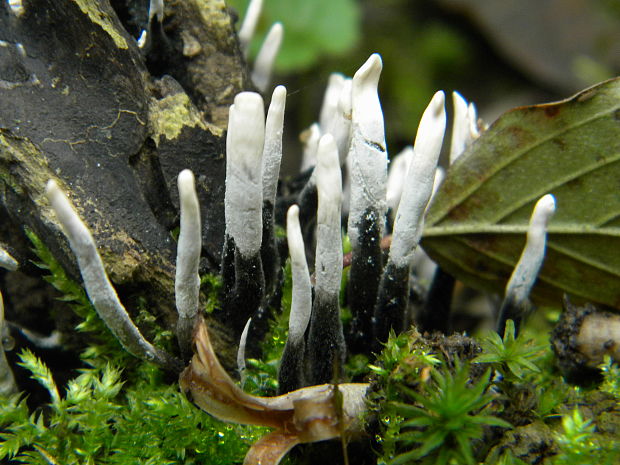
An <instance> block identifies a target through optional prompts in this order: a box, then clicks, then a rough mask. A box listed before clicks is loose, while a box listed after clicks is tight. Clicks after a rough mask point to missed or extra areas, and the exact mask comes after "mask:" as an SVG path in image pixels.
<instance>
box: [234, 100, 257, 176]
mask: <svg viewBox="0 0 620 465" xmlns="http://www.w3.org/2000/svg"><path fill="white" fill-rule="evenodd" d="M234 102H235V103H234V104H233V105H232V106H231V108H230V112H229V116H228V134H227V141H226V142H227V144H226V152H227V155H228V157H229V161H230V162H231V163H233V164H235V163H242V164H243V163H251V161H250V160H254V163H256V160H257V159H258V160H260V157H261V156H262V152H263V144H264V140H265V110H264V106H263V98H262V97H261V96H260V94H257V93H256V92H241V93H239V94H237V95H236V96H235V100H234ZM248 169H249V170H250V171H248V172H247V176H249V177H252V178H257V174H258V173H256V171H255V170H256V166H248ZM258 179H260V177H258Z"/></svg>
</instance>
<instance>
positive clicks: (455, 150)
mask: <svg viewBox="0 0 620 465" xmlns="http://www.w3.org/2000/svg"><path fill="white" fill-rule="evenodd" d="M452 107H453V109H454V123H453V125H452V141H451V143H450V164H452V163H454V162H455V161H456V159H457V158H458V157H459V156H460V155H461V154H462V153H463V152H464V151H465V148H466V147H467V144H468V143H469V132H470V124H469V107H468V105H467V101H466V100H465V99H464V98H463V96H462V95H461V94H459V93H458V92H456V91H455V92H452Z"/></svg>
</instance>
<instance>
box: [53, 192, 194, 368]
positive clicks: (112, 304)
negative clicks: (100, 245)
mask: <svg viewBox="0 0 620 465" xmlns="http://www.w3.org/2000/svg"><path fill="white" fill-rule="evenodd" d="M46 194H47V198H48V200H49V202H50V204H51V206H52V209H53V210H54V212H55V213H56V218H57V220H58V222H59V223H60V225H61V227H62V230H63V232H64V233H65V236H66V237H67V239H68V241H69V245H70V246H71V250H73V253H74V254H75V257H76V259H77V261H78V266H79V268H80V272H81V274H82V279H83V280H84V287H85V288H86V293H87V294H88V298H89V299H90V301H91V302H92V303H93V306H94V307H95V310H96V311H97V313H98V314H99V316H100V317H101V319H102V320H103V321H104V323H105V324H106V326H107V327H108V328H109V329H110V331H112V334H114V336H115V337H116V338H117V339H118V340H119V342H120V343H121V345H122V346H123V347H124V348H125V350H127V352H129V353H130V354H132V355H134V356H135V357H138V358H141V359H143V360H146V361H148V362H152V363H154V364H156V365H158V366H160V367H162V368H164V369H166V370H170V371H177V372H178V371H181V369H182V368H183V365H182V363H181V361H180V360H178V359H176V358H175V357H173V356H171V355H170V354H168V353H166V352H165V351H163V350H161V349H159V348H157V347H154V346H153V345H152V344H151V343H150V342H148V341H147V340H146V339H145V338H144V336H142V333H140V330H139V329H138V328H137V327H136V325H134V324H133V322H132V321H131V318H130V317H129V314H128V313H127V310H125V307H123V304H121V302H120V300H119V299H118V296H117V295H116V291H115V290H114V288H113V287H112V284H111V283H110V280H109V279H108V276H107V274H106V272H105V269H104V267H103V262H102V261H101V257H100V256H99V253H98V252H97V246H96V245H95V242H94V240H93V237H92V236H91V234H90V232H89V231H88V228H87V227H86V225H85V224H84V223H83V222H82V220H81V219H80V217H79V216H78V214H77V213H76V211H75V210H74V208H73V206H72V205H71V203H70V202H69V199H67V197H66V196H65V194H64V193H63V192H62V191H61V189H60V187H58V184H56V182H55V181H53V180H50V181H49V182H48V183H47V189H46Z"/></svg>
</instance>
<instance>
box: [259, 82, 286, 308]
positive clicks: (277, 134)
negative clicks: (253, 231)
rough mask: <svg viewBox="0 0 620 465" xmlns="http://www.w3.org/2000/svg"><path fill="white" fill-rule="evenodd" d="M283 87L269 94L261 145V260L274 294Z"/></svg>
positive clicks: (267, 291) (268, 291) (277, 263)
mask: <svg viewBox="0 0 620 465" xmlns="http://www.w3.org/2000/svg"><path fill="white" fill-rule="evenodd" d="M285 107H286V88H285V87H284V86H277V87H276V88H275V89H274V91H273V94H272V96H271V103H270V104H269V109H268V110H267V118H266V120H265V145H264V148H263V167H262V168H263V239H262V246H261V260H262V263H263V272H264V275H265V294H266V296H267V297H269V296H272V295H274V294H275V291H276V284H277V281H278V276H279V271H280V254H279V253H278V247H277V245H276V236H275V227H274V221H275V220H274V217H275V206H276V194H277V191H278V179H279V177H280V164H281V162H282V133H283V131H284V109H285Z"/></svg>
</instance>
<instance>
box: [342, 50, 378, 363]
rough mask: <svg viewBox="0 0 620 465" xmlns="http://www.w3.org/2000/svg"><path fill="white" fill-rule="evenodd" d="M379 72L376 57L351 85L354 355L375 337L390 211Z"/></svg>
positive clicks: (351, 235)
mask: <svg viewBox="0 0 620 465" xmlns="http://www.w3.org/2000/svg"><path fill="white" fill-rule="evenodd" d="M381 70H382V63H381V58H380V57H379V55H377V54H373V55H371V57H370V58H369V59H368V60H367V61H366V63H365V64H364V65H363V66H362V67H361V68H360V69H359V70H358V71H357V72H356V73H355V76H354V77H353V84H352V103H353V114H352V126H351V146H350V149H349V155H348V160H349V165H350V169H351V172H350V179H351V197H350V199H351V200H350V203H349V224H348V228H347V231H348V233H349V239H350V241H351V249H352V261H351V268H350V271H349V306H350V308H351V311H352V313H353V322H352V331H351V333H352V338H351V343H352V344H353V349H354V350H355V351H356V352H357V351H360V349H363V348H366V351H367V350H368V348H369V345H368V344H367V343H366V341H365V340H364V339H365V338H366V337H367V335H368V334H370V333H371V332H372V330H371V320H372V313H373V310H374V303H375V301H376V299H377V291H378V288H379V281H380V279H381V270H382V268H383V257H382V251H381V244H380V243H381V237H382V236H383V225H384V222H385V216H386V211H387V206H386V201H385V199H386V184H387V149H386V144H385V130H384V123H383V111H382V110H381V104H380V102H379V96H378V93H377V86H378V84H379V76H380V74H381ZM362 351H363V350H362Z"/></svg>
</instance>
